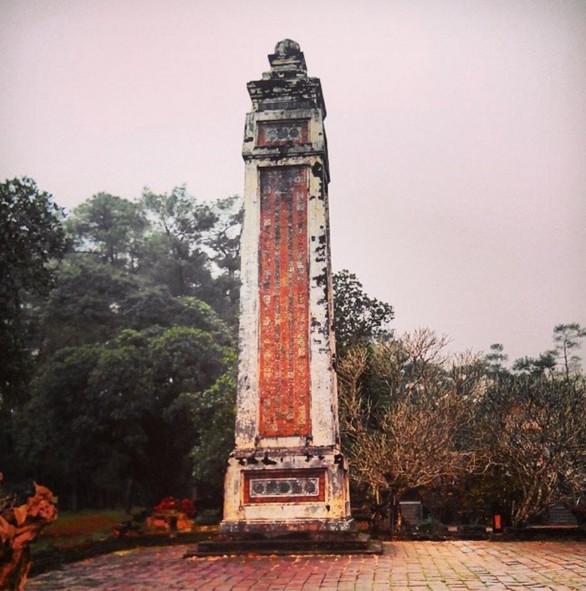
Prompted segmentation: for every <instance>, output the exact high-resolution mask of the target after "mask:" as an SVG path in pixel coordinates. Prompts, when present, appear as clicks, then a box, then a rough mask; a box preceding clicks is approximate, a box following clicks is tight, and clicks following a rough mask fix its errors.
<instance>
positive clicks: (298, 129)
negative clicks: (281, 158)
mask: <svg viewBox="0 0 586 591" xmlns="http://www.w3.org/2000/svg"><path fill="white" fill-rule="evenodd" d="M307 140H308V127H307V121H306V120H305V119H299V120H293V121H260V122H259V124H258V141H257V145H258V146H261V147H271V146H283V145H285V144H306V143H307Z"/></svg>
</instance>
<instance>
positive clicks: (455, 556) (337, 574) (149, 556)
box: [26, 541, 586, 591]
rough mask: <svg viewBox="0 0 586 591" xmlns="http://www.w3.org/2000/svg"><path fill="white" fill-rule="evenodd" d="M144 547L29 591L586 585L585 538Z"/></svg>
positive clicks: (371, 590)
mask: <svg viewBox="0 0 586 591" xmlns="http://www.w3.org/2000/svg"><path fill="white" fill-rule="evenodd" d="M185 550H186V547H182V546H170V547H164V548H140V549H137V550H131V551H125V552H117V553H115V554H110V555H105V556H100V557H97V558H92V559H89V560H85V561H83V562H78V563H75V564H70V565H67V566H66V567H65V568H63V570H60V571H54V572H50V573H46V574H43V575H40V576H38V577H35V578H33V579H31V580H30V581H29V582H28V584H27V587H26V589H27V591H33V590H43V591H46V590H51V591H57V590H60V589H66V590H67V591H82V590H87V589H101V590H104V591H155V590H157V591H158V590H162V591H179V590H181V591H468V590H470V591H476V590H482V589H490V590H491V591H505V590H517V591H518V590H519V589H530V590H531V591H585V590H586V544H584V543H581V542H511V543H509V542H476V541H474V542H464V541H456V542H392V543H385V553H384V554H383V555H382V556H358V555H357V556H289V557H276V556H245V557H243V556H240V557H221V558H190V559H183V557H182V556H183V553H184V552H185Z"/></svg>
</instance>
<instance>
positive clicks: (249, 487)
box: [244, 470, 325, 503]
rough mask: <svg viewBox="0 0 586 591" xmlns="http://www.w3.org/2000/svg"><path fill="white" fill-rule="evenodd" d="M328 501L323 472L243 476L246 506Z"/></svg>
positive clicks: (275, 471)
mask: <svg viewBox="0 0 586 591" xmlns="http://www.w3.org/2000/svg"><path fill="white" fill-rule="evenodd" d="M324 499H325V472H324V471H323V470H271V471H268V472H266V473H265V472H258V471H256V472H245V473H244V502H245V503H309V502H323V501H324Z"/></svg>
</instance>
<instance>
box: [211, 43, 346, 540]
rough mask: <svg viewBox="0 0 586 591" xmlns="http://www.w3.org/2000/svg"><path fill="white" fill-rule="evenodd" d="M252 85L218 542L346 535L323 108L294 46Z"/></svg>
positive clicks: (279, 49) (283, 48)
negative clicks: (230, 432) (248, 536)
mask: <svg viewBox="0 0 586 591" xmlns="http://www.w3.org/2000/svg"><path fill="white" fill-rule="evenodd" d="M269 62H270V65H271V70H270V72H266V73H265V74H263V77H262V80H257V81H253V82H249V83H248V92H249V94H250V98H251V99H252V111H251V112H250V113H248V115H247V116H246V126H245V132H244V145H243V150H242V155H243V157H244V161H245V189H244V228H243V234H242V245H241V255H242V269H241V271H242V273H241V279H242V287H241V292H240V293H241V308H240V336H239V339H240V363H239V377H238V399H237V418H236V431H235V435H236V448H235V450H234V452H233V453H232V454H231V456H230V458H229V460H228V468H227V474H226V483H225V503H224V519H223V521H222V524H221V531H222V532H224V533H253V532H254V533H263V532H264V533H270V534H271V535H272V536H273V537H274V535H275V533H278V532H338V533H340V532H349V531H351V530H352V523H353V522H352V520H351V519H350V498H349V487H348V466H347V463H346V461H345V459H344V456H343V455H342V453H341V450H340V435H339V427H338V400H337V389H336V374H335V369H334V360H335V343H334V333H333V300H332V274H331V267H330V235H329V215H328V182H329V180H330V172H329V167H328V152H327V142H326V133H325V129H324V119H325V117H326V107H325V104H324V99H323V95H322V89H321V83H320V81H319V79H318V78H310V77H308V75H307V67H306V65H305V58H304V56H303V53H302V51H301V50H300V48H299V45H298V44H297V43H295V41H291V40H289V39H285V40H284V41H281V42H280V43H278V44H277V46H276V48H275V52H274V53H273V54H271V55H269Z"/></svg>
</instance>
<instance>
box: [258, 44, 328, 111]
mask: <svg viewBox="0 0 586 591" xmlns="http://www.w3.org/2000/svg"><path fill="white" fill-rule="evenodd" d="M268 58H269V63H270V65H271V70H270V71H269V72H264V73H263V75H262V80H253V81H252V82H249V83H248V85H247V87H248V93H249V94H250V98H251V100H252V106H253V110H254V111H271V110H279V109H288V110H291V109H308V108H309V109H312V108H318V109H321V111H322V117H324V118H325V116H326V107H325V103H324V99H323V94H322V89H321V83H320V81H319V78H311V77H309V76H308V75H307V65H306V63H305V56H304V55H303V52H302V51H301V48H300V47H299V43H297V42H295V41H292V40H291V39H283V40H282V41H279V43H277V45H276V46H275V52H274V53H271V54H269V56H268Z"/></svg>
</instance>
